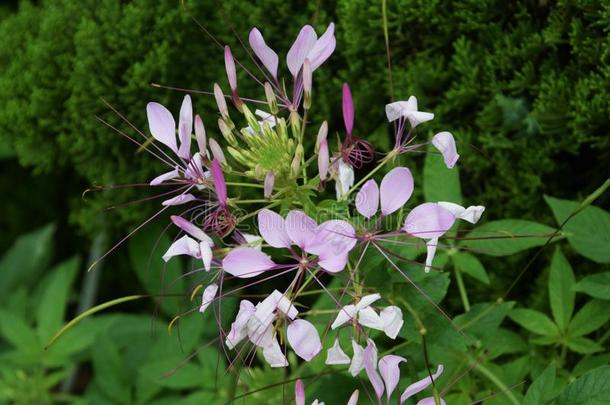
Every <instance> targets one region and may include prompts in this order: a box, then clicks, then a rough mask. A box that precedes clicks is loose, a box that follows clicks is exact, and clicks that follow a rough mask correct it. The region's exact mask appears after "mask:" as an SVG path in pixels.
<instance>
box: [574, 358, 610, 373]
mask: <svg viewBox="0 0 610 405" xmlns="http://www.w3.org/2000/svg"><path fill="white" fill-rule="evenodd" d="M607 364H610V353H606V354H599V355H595V356H584V357H583V358H582V359H581V360H580V361H579V362H578V363H577V364H576V366H574V369H573V370H572V375H573V376H575V377H580V376H581V375H583V374H584V373H586V372H588V371H591V370H593V369H595V368H597V367H601V366H605V365H607Z"/></svg>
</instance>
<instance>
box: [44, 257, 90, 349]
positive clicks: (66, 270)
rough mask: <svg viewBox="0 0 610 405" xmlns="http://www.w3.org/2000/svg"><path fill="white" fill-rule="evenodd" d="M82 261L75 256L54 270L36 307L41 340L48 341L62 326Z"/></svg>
mask: <svg viewBox="0 0 610 405" xmlns="http://www.w3.org/2000/svg"><path fill="white" fill-rule="evenodd" d="M79 263H80V261H79V260H78V258H76V257H74V258H72V259H70V260H67V261H65V262H63V263H61V264H59V265H58V266H57V267H56V268H55V269H54V270H52V276H51V279H50V280H49V282H48V284H47V285H46V288H45V290H44V291H43V293H42V297H41V298H40V303H39V304H38V308H37V309H36V319H37V321H38V325H37V332H38V336H39V338H40V340H41V341H42V342H46V341H47V340H48V339H50V338H51V336H53V334H54V333H55V332H57V330H58V329H59V328H60V327H61V325H62V323H63V320H64V317H65V314H66V305H67V303H68V296H69V294H70V288H71V286H72V283H73V282H74V276H75V275H76V271H77V270H78V266H79Z"/></svg>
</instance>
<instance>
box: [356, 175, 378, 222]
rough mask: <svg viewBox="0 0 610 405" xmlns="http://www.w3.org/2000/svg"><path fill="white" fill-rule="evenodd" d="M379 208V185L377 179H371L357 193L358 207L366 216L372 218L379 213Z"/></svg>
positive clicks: (361, 213)
mask: <svg viewBox="0 0 610 405" xmlns="http://www.w3.org/2000/svg"><path fill="white" fill-rule="evenodd" d="M378 208H379V186H378V185H377V182H376V181H375V180H372V179H371V180H369V181H367V182H366V183H364V185H363V186H362V187H360V191H358V194H356V209H357V210H358V212H359V213H360V215H362V216H363V217H365V218H370V217H372V216H373V215H375V214H376V213H377V209H378Z"/></svg>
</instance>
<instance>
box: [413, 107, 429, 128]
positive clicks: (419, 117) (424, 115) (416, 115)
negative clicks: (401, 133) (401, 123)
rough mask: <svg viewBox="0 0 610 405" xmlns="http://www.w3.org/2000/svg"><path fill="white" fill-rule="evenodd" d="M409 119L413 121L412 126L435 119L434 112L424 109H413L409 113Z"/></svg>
mask: <svg viewBox="0 0 610 405" xmlns="http://www.w3.org/2000/svg"><path fill="white" fill-rule="evenodd" d="M407 119H408V120H409V122H410V123H411V127H413V128H415V127H416V126H418V125H419V124H421V123H424V122H426V121H431V120H433V119H434V114H432V113H429V112H423V111H412V112H409V113H407Z"/></svg>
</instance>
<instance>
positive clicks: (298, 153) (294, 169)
mask: <svg viewBox="0 0 610 405" xmlns="http://www.w3.org/2000/svg"><path fill="white" fill-rule="evenodd" d="M303 153H304V151H303V145H301V144H298V145H297V148H296V150H295V152H294V158H293V159H292V163H291V164H290V170H291V173H292V176H293V177H297V176H298V175H299V170H301V160H303Z"/></svg>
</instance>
